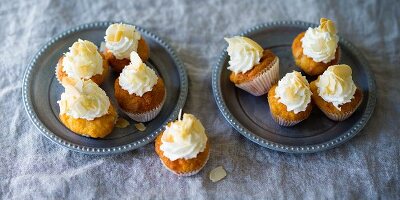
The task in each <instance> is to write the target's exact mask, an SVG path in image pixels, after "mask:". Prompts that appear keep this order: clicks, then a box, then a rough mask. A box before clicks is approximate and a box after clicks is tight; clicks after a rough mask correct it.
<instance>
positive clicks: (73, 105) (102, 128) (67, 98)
mask: <svg viewBox="0 0 400 200" xmlns="http://www.w3.org/2000/svg"><path fill="white" fill-rule="evenodd" d="M62 84H63V86H64V87H65V92H64V93H62V94H61V99H60V100H59V101H58V102H57V103H58V104H59V106H60V114H59V117H60V120H61V122H62V123H63V124H64V125H65V126H66V127H67V128H68V129H70V130H71V131H73V132H75V133H77V134H79V135H83V136H87V137H93V138H103V137H105V136H107V135H108V134H110V133H111V131H112V130H113V128H114V125H115V122H116V121H117V118H118V116H117V112H116V111H115V109H114V107H113V106H112V105H111V103H110V100H109V98H108V97H107V95H106V93H105V92H104V91H103V90H102V89H101V88H100V87H99V86H98V85H97V84H96V83H94V82H93V81H92V80H90V79H89V80H87V81H83V80H74V79H69V78H65V79H63V82H62Z"/></svg>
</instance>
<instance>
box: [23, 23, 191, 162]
mask: <svg viewBox="0 0 400 200" xmlns="http://www.w3.org/2000/svg"><path fill="white" fill-rule="evenodd" d="M112 23H125V24H131V25H133V24H132V23H126V22H123V21H118V22H114V21H99V22H91V23H85V24H81V25H78V26H75V27H72V28H70V29H67V30H65V31H63V32H61V33H59V34H57V35H56V36H54V37H52V39H51V40H50V41H48V42H46V43H45V44H44V45H43V46H42V47H41V48H40V50H39V51H38V52H37V53H36V54H35V55H34V56H33V57H32V58H31V59H30V62H29V64H28V66H27V67H26V68H25V71H24V75H23V80H22V100H23V104H24V108H25V111H26V113H27V114H28V116H29V119H30V120H31V122H32V123H33V124H34V126H35V127H36V128H37V129H38V130H39V132H40V133H42V135H44V136H45V137H46V138H48V139H50V140H51V141H53V142H54V143H56V144H58V145H61V146H63V147H65V148H67V149H69V150H73V151H76V152H80V153H85V154H98V155H108V154H117V153H123V152H127V151H131V150H134V149H137V148H139V147H142V146H144V145H146V144H148V143H150V142H152V141H153V140H154V139H155V137H156V136H157V135H158V134H159V133H160V132H161V131H162V130H163V128H164V126H165V125H166V124H167V123H168V122H169V121H171V120H173V119H175V118H176V117H177V116H178V112H179V110H180V109H182V108H183V106H184V105H185V102H186V99H187V95H188V75H187V72H186V69H185V66H184V64H183V62H182V61H181V60H180V59H179V57H178V56H177V54H176V52H175V50H174V49H173V48H172V47H171V46H170V45H169V44H168V43H167V42H165V40H164V39H162V38H161V37H159V36H158V35H155V34H154V33H153V32H151V31H148V30H147V29H145V28H142V27H141V26H138V25H134V26H135V27H136V29H137V30H138V31H139V32H141V33H143V34H145V35H146V36H148V37H150V38H152V39H153V40H154V41H156V42H157V43H158V44H160V45H161V46H162V47H164V48H165V49H166V51H167V52H168V53H169V54H170V56H171V58H172V60H173V62H174V63H175V66H176V68H177V71H178V73H179V79H180V80H179V81H180V92H179V98H178V101H177V103H176V105H175V108H174V110H173V111H172V113H170V114H169V117H168V119H167V120H165V122H164V123H163V124H162V125H161V126H160V127H159V128H157V129H156V130H155V131H153V132H151V133H150V134H149V135H147V136H145V137H144V138H143V139H141V140H136V141H134V142H132V143H129V144H125V145H120V146H115V147H104V148H98V147H87V146H83V145H77V144H74V143H71V142H69V141H67V140H64V139H62V138H60V137H59V136H57V135H56V134H54V133H53V132H52V131H50V130H49V129H48V128H47V127H46V126H45V125H44V123H43V122H42V121H41V120H40V119H39V118H38V116H37V114H36V113H35V111H34V109H33V104H32V99H31V84H29V83H30V82H31V80H32V78H33V76H32V71H33V70H34V69H35V66H36V64H37V61H38V59H39V58H41V57H43V56H46V55H44V52H45V51H47V50H48V48H50V47H51V46H52V45H53V44H54V43H56V42H58V41H59V40H61V39H63V38H65V37H67V36H69V35H71V34H73V33H77V32H80V31H84V30H91V29H94V28H103V27H105V28H106V27H108V26H109V25H110V24H112Z"/></svg>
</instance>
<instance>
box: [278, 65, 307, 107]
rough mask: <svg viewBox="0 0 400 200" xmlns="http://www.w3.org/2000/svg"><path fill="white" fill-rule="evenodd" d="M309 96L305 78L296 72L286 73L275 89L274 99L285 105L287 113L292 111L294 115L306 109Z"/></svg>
mask: <svg viewBox="0 0 400 200" xmlns="http://www.w3.org/2000/svg"><path fill="white" fill-rule="evenodd" d="M311 94H312V92H311V90H310V87H309V84H308V82H307V79H306V77H305V76H302V75H301V73H300V72H297V71H293V72H292V73H287V74H286V75H285V76H284V77H283V78H282V79H281V80H280V81H279V82H278V86H277V87H276V88H275V98H278V99H279V100H278V101H279V102H280V103H283V104H285V105H286V109H287V111H288V112H290V111H293V112H294V113H295V114H297V113H299V112H302V111H305V110H306V109H307V106H308V104H309V103H310V102H311Z"/></svg>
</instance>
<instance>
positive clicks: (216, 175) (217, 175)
mask: <svg viewBox="0 0 400 200" xmlns="http://www.w3.org/2000/svg"><path fill="white" fill-rule="evenodd" d="M225 176H226V171H225V170H224V168H223V167H222V166H219V167H217V168H215V169H213V170H211V172H210V180H211V181H212V182H213V183H215V182H217V181H220V180H222V179H223V178H225Z"/></svg>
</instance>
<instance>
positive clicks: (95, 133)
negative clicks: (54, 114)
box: [59, 105, 118, 138]
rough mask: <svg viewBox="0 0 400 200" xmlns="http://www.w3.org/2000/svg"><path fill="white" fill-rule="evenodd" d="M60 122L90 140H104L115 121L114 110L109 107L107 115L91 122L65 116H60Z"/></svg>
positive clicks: (115, 114) (116, 116)
mask: <svg viewBox="0 0 400 200" xmlns="http://www.w3.org/2000/svg"><path fill="white" fill-rule="evenodd" d="M59 117H60V120H61V122H62V123H63V124H64V125H65V126H66V127H67V128H68V129H69V130H71V131H72V132H74V133H76V134H79V135H83V136H89V137H92V138H104V137H106V136H107V135H108V134H110V133H111V132H112V130H113V128H114V125H115V122H116V121H117V118H118V115H117V112H116V111H115V108H114V107H113V106H112V105H110V107H109V108H108V113H107V114H105V115H103V116H101V117H98V118H95V119H93V120H86V119H81V118H78V119H75V118H73V117H70V116H68V115H67V114H60V116H59Z"/></svg>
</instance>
